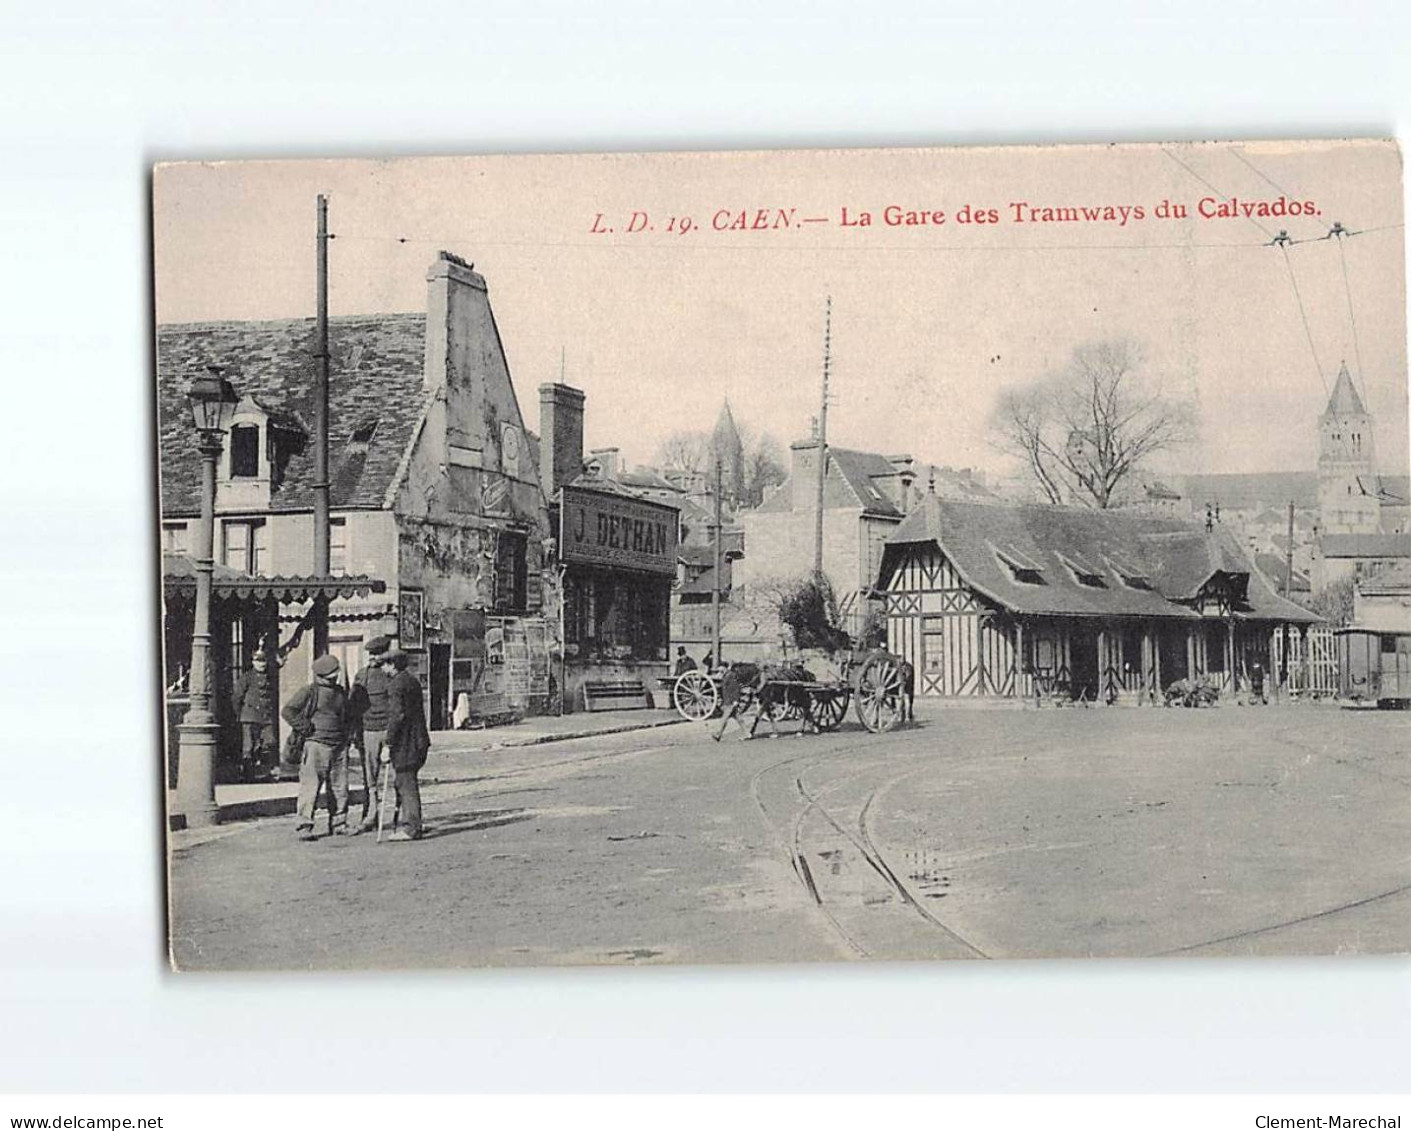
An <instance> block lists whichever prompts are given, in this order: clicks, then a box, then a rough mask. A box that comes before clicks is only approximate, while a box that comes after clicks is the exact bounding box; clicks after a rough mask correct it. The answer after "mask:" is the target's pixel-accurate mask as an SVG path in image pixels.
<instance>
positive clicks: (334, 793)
mask: <svg viewBox="0 0 1411 1131" xmlns="http://www.w3.org/2000/svg"><path fill="white" fill-rule="evenodd" d="M338 670H339V669H338V660H337V657H334V656H320V657H319V658H318V659H317V660H315V661H314V681H313V683H311V684H309V685H308V686H306V687H303V688H301V689H300V690H299V691H297V692H295V694H294V697H293V698H292V699H290V700H289V702H288V703H286V704H285V705H284V711H283V714H284V719H285V721H286V722H287V723H288V724H289V725H290V726H291V727H293V728H294V729H295V730H296V731H297V732H298V733H300V734H302V735H303V736H304V753H303V760H302V762H301V763H300V765H299V801H298V814H299V819H298V824H297V825H296V826H295V832H296V834H297V835H298V837H299V839H300V840H314V839H315V837H316V834H315V833H314V806H315V804H316V803H317V802H318V793H319V787H320V786H323V785H324V784H325V783H326V784H327V787H328V831H329V833H330V835H332V834H338V835H343V836H345V835H347V832H348V693H347V692H346V691H344V690H343V685H342V684H341V683H340V682H339V680H338Z"/></svg>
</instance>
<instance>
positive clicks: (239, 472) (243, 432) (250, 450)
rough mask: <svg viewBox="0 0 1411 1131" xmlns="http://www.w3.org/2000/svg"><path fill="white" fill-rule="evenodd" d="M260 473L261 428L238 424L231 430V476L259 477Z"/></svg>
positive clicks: (240, 477)
mask: <svg viewBox="0 0 1411 1131" xmlns="http://www.w3.org/2000/svg"><path fill="white" fill-rule="evenodd" d="M259 474H260V429H259V426H258V425H256V424H237V425H235V426H234V427H233V428H231V430H230V477H231V478H232V479H257V478H259Z"/></svg>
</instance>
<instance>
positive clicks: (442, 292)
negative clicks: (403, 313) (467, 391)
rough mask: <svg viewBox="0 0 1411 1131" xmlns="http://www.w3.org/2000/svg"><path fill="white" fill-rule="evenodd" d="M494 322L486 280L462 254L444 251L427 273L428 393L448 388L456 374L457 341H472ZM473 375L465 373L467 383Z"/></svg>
mask: <svg viewBox="0 0 1411 1131" xmlns="http://www.w3.org/2000/svg"><path fill="white" fill-rule="evenodd" d="M491 322H492V316H491V314H490V297H489V294H488V292H487V290H486V287H485V279H484V278H483V277H482V276H481V275H479V274H477V273H476V272H475V271H474V270H473V269H472V267H471V264H469V263H467V262H466V261H465V260H464V259H462V258H461V257H460V256H459V255H452V254H451V253H450V252H449V251H443V252H441V253H440V254H439V255H438V256H437V257H436V260H435V262H434V263H432V264H431V266H430V267H429V268H428V269H427V272H426V361H425V364H424V365H423V367H422V383H423V385H424V387H425V389H426V391H427V392H428V393H431V392H435V391H436V390H437V389H444V388H446V386H447V383H448V380H449V379H451V378H452V377H454V376H455V374H454V373H453V370H454V368H455V367H454V366H453V365H452V364H451V357H452V351H453V350H454V348H455V345H456V343H457V342H465V341H469V340H472V339H473V337H474V335H475V334H476V333H477V332H478V331H480V330H481V328H482V327H483V326H485V325H488V324H490V323H491ZM469 376H470V375H469V374H461V375H460V377H461V378H462V381H463V382H464V381H465V380H466V379H468V378H469Z"/></svg>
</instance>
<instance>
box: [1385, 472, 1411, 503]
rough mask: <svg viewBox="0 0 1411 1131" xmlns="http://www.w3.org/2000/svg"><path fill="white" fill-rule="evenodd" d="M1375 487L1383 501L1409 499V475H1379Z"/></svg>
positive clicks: (1410, 477) (1410, 487)
mask: <svg viewBox="0 0 1411 1131" xmlns="http://www.w3.org/2000/svg"><path fill="white" fill-rule="evenodd" d="M1377 487H1378V489H1379V494H1380V495H1381V498H1382V501H1383V502H1384V503H1405V502H1407V501H1408V500H1411V475H1379V476H1377Z"/></svg>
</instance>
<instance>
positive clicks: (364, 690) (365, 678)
mask: <svg viewBox="0 0 1411 1131" xmlns="http://www.w3.org/2000/svg"><path fill="white" fill-rule="evenodd" d="M391 643H392V642H391V641H390V640H388V639H387V637H385V636H374V637H373V638H372V639H371V640H369V641H368V642H367V644H366V645H364V647H363V651H364V652H366V653H367V664H366V665H365V666H364V667H363V668H362V669H361V670H360V671H359V672H358V674H357V675H356V676H354V677H353V686H352V689H351V690H350V691H349V692H348V709H349V712H350V714H351V716H352V719H351V723H352V735H351V738H352V742H353V745H354V746H356V747H357V748H358V750H359V751H360V753H361V755H362V757H361V759H360V760H361V762H362V772H363V813H362V824H361V825H358V826H350V831H354V830H356V832H363V833H366V832H371V831H372V830H373V829H375V828H376V827H377V815H378V813H377V805H378V800H377V799H378V796H379V794H378V792H377V785H378V782H377V779H378V775H379V772H380V771H381V768H382V755H383V751H384V750H385V749H386V747H387V711H388V706H389V705H388V701H387V692H388V689H389V688H390V687H391V686H392V677H391V676H389V675H388V674H387V672H386V671H384V670H383V666H382V658H383V657H384V656H385V655H386V654H387V649H388V648H389V647H390V646H391Z"/></svg>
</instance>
